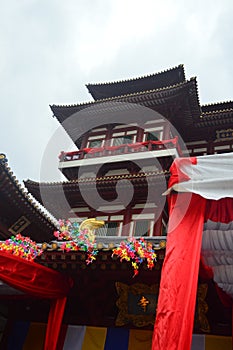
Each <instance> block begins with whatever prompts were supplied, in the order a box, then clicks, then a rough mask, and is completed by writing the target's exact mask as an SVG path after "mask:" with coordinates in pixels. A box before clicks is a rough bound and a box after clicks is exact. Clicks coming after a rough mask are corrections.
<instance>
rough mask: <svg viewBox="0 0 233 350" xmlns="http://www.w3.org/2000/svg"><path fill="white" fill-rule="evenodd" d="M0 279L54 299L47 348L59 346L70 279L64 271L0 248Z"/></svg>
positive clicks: (20, 288)
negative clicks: (58, 270) (60, 271)
mask: <svg viewBox="0 0 233 350" xmlns="http://www.w3.org/2000/svg"><path fill="white" fill-rule="evenodd" d="M0 280H2V281H4V282H6V283H7V284H9V285H11V286H12V287H14V288H17V289H19V290H21V291H23V292H25V293H27V294H29V295H32V296H36V297H39V298H46V299H51V308H50V313H49V318H48V325H47V331H46V339H45V345H44V349H45V350H56V344H57V340H58V336H59V332H60V327H61V322H62V318H63V313H64V309H65V304H66V296H67V294H68V292H69V290H70V288H71V286H72V282H71V280H69V279H68V278H66V277H65V276H63V275H62V274H61V273H59V272H57V271H54V270H52V269H49V268H47V267H45V266H42V265H39V264H37V263H35V262H31V261H30V262H29V261H27V260H24V259H22V258H19V257H17V256H14V255H11V254H9V253H4V252H1V251H0Z"/></svg>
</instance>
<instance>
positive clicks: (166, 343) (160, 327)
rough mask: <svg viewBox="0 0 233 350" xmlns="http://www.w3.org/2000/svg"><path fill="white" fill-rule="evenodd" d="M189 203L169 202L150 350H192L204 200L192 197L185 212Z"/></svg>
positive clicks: (181, 196) (182, 197) (183, 196)
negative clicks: (166, 233) (166, 231)
mask: <svg viewBox="0 0 233 350" xmlns="http://www.w3.org/2000/svg"><path fill="white" fill-rule="evenodd" d="M189 200H190V194H187V193H182V194H179V200H177V201H176V196H172V198H171V207H172V208H173V210H172V211H171V217H170V223H169V228H168V237H167V247H166V256H165V260H164V264H163V269H162V277H161V282H160V292H159V300H158V308H157V313H156V315H157V316H156V321H155V326H154V334H153V340H152V350H188V349H190V347H191V341H192V330H193V321H194V310H195V303H196V291H197V281H198V270H199V260H200V250H201V241H202V230H203V223H204V213H205V205H206V200H205V199H204V198H202V197H200V196H198V195H196V194H193V195H192V196H191V200H190V203H189V206H188V208H187V201H189ZM174 201H176V203H175V206H174Z"/></svg>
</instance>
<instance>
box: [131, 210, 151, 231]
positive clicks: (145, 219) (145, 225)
mask: <svg viewBox="0 0 233 350" xmlns="http://www.w3.org/2000/svg"><path fill="white" fill-rule="evenodd" d="M153 229H154V214H153V213H148V214H141V215H140V214H139V215H137V214H136V215H132V220H131V225H130V236H135V237H143V236H152V235H153Z"/></svg>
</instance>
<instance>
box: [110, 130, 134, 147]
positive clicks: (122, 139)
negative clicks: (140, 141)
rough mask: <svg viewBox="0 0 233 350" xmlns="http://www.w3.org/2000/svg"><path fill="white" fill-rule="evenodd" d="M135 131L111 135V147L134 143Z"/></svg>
mask: <svg viewBox="0 0 233 350" xmlns="http://www.w3.org/2000/svg"><path fill="white" fill-rule="evenodd" d="M136 135H137V130H126V131H122V132H117V133H113V135H112V140H111V146H120V145H124V144H127V143H134V142H136Z"/></svg>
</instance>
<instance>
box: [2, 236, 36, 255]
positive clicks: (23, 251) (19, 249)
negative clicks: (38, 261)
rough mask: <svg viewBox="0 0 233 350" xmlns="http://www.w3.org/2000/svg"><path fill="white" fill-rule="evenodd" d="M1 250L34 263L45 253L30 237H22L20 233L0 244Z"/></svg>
mask: <svg viewBox="0 0 233 350" xmlns="http://www.w3.org/2000/svg"><path fill="white" fill-rule="evenodd" d="M0 250H1V251H3V252H6V253H10V254H13V255H16V256H18V257H20V258H23V259H26V260H29V261H33V260H34V259H35V258H36V257H37V256H39V255H41V254H42V252H43V251H42V249H41V248H40V247H39V246H38V245H37V244H36V242H34V241H32V240H31V239H30V238H29V237H24V236H22V235H21V234H20V233H18V234H17V235H16V236H12V237H11V238H9V239H7V240H6V241H4V242H0Z"/></svg>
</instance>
